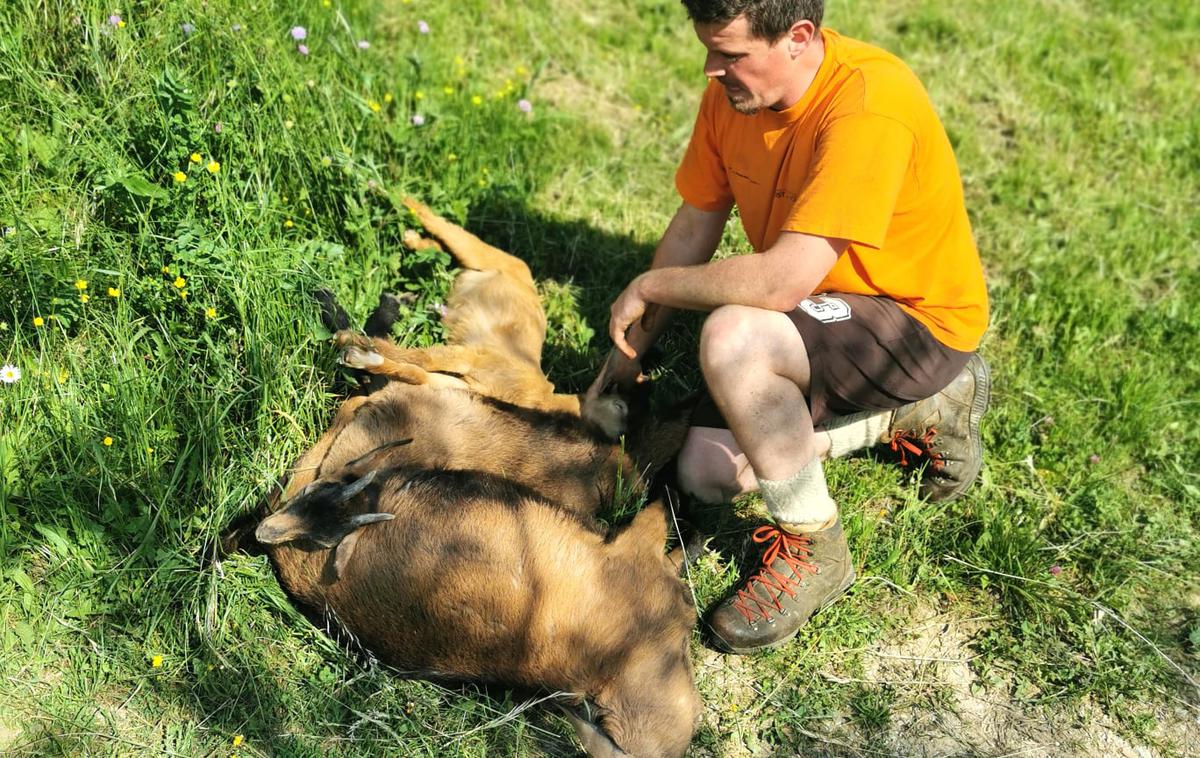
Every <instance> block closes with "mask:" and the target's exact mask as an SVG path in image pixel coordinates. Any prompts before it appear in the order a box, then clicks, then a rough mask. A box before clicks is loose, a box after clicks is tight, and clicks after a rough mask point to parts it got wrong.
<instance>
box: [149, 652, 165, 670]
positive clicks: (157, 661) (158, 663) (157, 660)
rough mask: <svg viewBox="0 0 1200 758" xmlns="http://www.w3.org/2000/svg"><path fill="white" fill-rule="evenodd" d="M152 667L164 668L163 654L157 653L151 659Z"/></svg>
mask: <svg viewBox="0 0 1200 758" xmlns="http://www.w3.org/2000/svg"><path fill="white" fill-rule="evenodd" d="M150 668H156V669H158V668H162V656H161V655H156V656H154V657H153V658H151V659H150Z"/></svg>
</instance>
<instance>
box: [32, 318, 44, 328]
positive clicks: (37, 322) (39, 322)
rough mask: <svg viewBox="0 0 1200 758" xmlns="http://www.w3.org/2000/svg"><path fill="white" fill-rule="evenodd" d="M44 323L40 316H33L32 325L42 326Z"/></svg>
mask: <svg viewBox="0 0 1200 758" xmlns="http://www.w3.org/2000/svg"><path fill="white" fill-rule="evenodd" d="M45 324H46V320H45V319H43V318H42V317H41V316H34V317H33V325H34V326H44V325H45Z"/></svg>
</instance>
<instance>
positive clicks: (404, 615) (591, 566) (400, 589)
mask: <svg viewBox="0 0 1200 758" xmlns="http://www.w3.org/2000/svg"><path fill="white" fill-rule="evenodd" d="M376 507H377V509H378V510H381V511H384V512H390V513H394V514H395V515H396V518H395V519H394V520H392V521H388V522H384V523H380V524H373V525H371V526H369V527H366V528H365V529H364V530H363V531H362V533H361V536H360V538H359V542H358V545H357V549H356V550H355V553H354V557H353V560H352V561H351V562H350V563H349V565H347V566H346V568H345V570H344V572H343V574H342V575H341V576H340V577H339V578H338V580H337V581H336V582H334V583H333V584H331V585H329V586H327V587H326V588H325V592H324V595H325V597H324V601H325V603H326V604H327V605H328V607H329V608H330V609H331V610H332V611H333V612H334V613H335V614H336V616H337V618H338V620H339V621H340V623H341V625H342V626H343V627H344V628H345V629H346V630H347V631H348V632H350V633H351V634H352V635H354V636H355V637H357V638H358V640H359V641H360V643H361V644H362V645H363V646H364V647H366V648H367V649H369V650H370V651H372V652H373V653H374V654H375V655H376V656H378V657H379V658H380V659H381V660H383V661H384V662H386V663H388V664H390V665H392V666H394V667H396V668H398V669H400V670H402V671H407V672H414V673H420V672H438V673H439V675H441V676H449V677H452V678H463V679H477V680H486V681H498V682H508V683H513V684H528V685H537V686H560V685H561V684H562V683H561V682H560V681H559V680H561V679H562V677H563V671H564V670H566V671H569V670H572V668H577V667H571V666H569V665H567V664H569V660H568V659H569V656H571V655H572V654H573V652H574V651H573V650H572V649H571V648H572V647H573V646H574V645H575V644H577V643H578V642H579V641H580V640H582V639H585V638H586V635H587V626H588V619H589V618H595V614H596V611H597V610H598V608H597V607H596V606H595V602H596V600H597V597H598V587H600V586H602V585H603V582H601V581H600V571H601V570H602V567H603V559H602V554H603V548H604V540H603V538H602V537H601V536H600V535H599V534H598V533H596V532H595V531H593V530H592V529H590V528H588V526H587V525H586V524H585V523H583V522H581V521H580V520H579V519H578V518H577V517H575V516H573V515H572V514H570V513H568V512H565V511H563V510H561V509H559V508H556V507H555V506H553V505H550V504H548V503H546V502H544V501H541V500H539V499H537V498H532V497H528V496H524V495H519V494H517V495H514V494H513V491H512V490H511V489H509V488H506V487H505V486H503V485H501V484H498V483H497V482H496V481H494V480H493V479H492V478H489V477H485V476H482V475H478V474H470V475H465V476H464V475H460V474H457V473H454V474H451V473H450V472H442V473H441V474H440V475H430V476H427V477H424V478H422V479H420V480H419V481H417V480H409V481H408V482H407V483H405V484H403V485H400V486H396V485H394V484H388V485H385V487H384V489H383V491H382V492H381V493H380V496H379V501H378V503H377V504H376Z"/></svg>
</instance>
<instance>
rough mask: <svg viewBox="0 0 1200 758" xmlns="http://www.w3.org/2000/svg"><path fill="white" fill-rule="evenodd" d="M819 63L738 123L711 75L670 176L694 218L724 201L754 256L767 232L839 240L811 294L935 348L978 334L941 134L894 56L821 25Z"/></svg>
mask: <svg viewBox="0 0 1200 758" xmlns="http://www.w3.org/2000/svg"><path fill="white" fill-rule="evenodd" d="M821 36H822V38H823V39H824V41H825V58H824V60H823V61H822V63H821V66H820V69H819V70H818V71H817V75H816V78H815V79H814V80H813V83H812V85H811V86H810V87H809V88H808V91H807V92H805V93H804V96H803V97H802V98H801V99H800V101H799V102H798V103H796V104H795V105H793V106H792V107H790V108H788V109H786V110H783V111H773V110H770V109H768V108H764V109H763V110H761V111H759V112H758V113H757V114H755V115H754V116H745V115H742V114H740V113H738V112H737V111H735V110H734V109H733V108H732V106H730V105H729V102H728V100H727V99H726V97H725V94H724V91H723V88H722V87H721V85H720V84H719V83H718V82H716V81H712V82H710V83H709V85H708V89H706V90H705V92H704V97H703V100H702V101H701V103H700V114H699V116H698V117H697V119H696V127H695V131H694V132H693V133H692V139H691V142H690V143H689V145H688V149H687V153H686V154H685V155H684V158H683V162H682V164H680V166H679V170H678V172H677V173H676V175H675V185H676V187H677V188H678V190H679V194H680V195H681V196H682V197H683V200H684V201H685V202H687V203H688V204H690V205H693V206H695V207H697V208H700V209H702V210H710V211H711V210H719V209H721V208H725V207H728V205H729V202H730V201H731V200H732V201H733V202H736V203H737V207H738V210H739V212H740V214H741V217H742V225H743V227H745V229H746V236H747V237H748V238H749V240H750V243H751V244H752V245H753V246H754V249H755V250H756V251H759V252H762V251H763V250H766V249H768V248H770V247H771V245H773V244H774V243H775V241H776V240H777V239H778V238H779V234H780V232H783V231H789V232H803V233H805V234H812V235H818V236H822V237H831V238H840V239H846V240H849V241H850V244H849V245H848V246H847V248H846V250H845V252H844V253H842V255H841V256H839V257H838V260H837V263H836V264H834V267H833V269H832V270H830V272H829V274H828V275H827V276H826V277H825V279H824V281H822V282H821V284H820V285H819V286H818V287H817V289H816V291H817V292H846V293H853V294H860V295H877V296H882V297H887V298H890V299H892V300H895V301H896V302H897V303H899V305H900V307H901V308H903V309H904V310H905V311H906V312H907V313H909V314H910V315H912V316H913V317H914V318H915V319H917V320H918V321H920V322H921V323H922V324H924V325H925V326H926V327H928V329H929V331H930V332H931V333H932V334H933V336H934V337H936V338H937V339H938V340H940V341H941V342H942V343H943V344H945V345H946V346H948V347H951V348H953V349H955V350H961V351H964V352H965V351H971V350H974V349H975V348H976V347H977V346H978V345H979V340H980V338H981V337H982V335H983V331H984V329H985V328H986V327H987V321H988V299H987V288H986V286H985V285H984V281H983V266H982V265H981V263H980V261H979V252H978V251H977V250H976V248H975V241H974V239H972V237H971V226H970V222H969V221H968V220H967V210H966V206H965V205H964V203H963V193H962V181H961V179H960V178H959V174H958V164H957V162H956V161H955V160H954V153H953V151H952V149H951V147H950V140H949V139H948V138H947V137H946V131H945V129H943V128H942V124H941V122H940V121H939V120H938V117H937V114H936V113H935V112H934V109H933V104H932V103H931V102H930V100H929V95H928V93H926V92H925V88H924V87H923V86H922V85H921V82H920V81H918V79H917V77H916V75H915V74H913V72H912V71H911V70H910V69H909V68H908V67H907V66H905V65H904V63H903V62H901V61H900V59H898V58H896V57H895V56H894V55H891V54H890V53H887V52H885V51H884V50H881V49H879V48H877V47H874V46H872V45H868V44H865V43H863V42H859V41H857V40H853V39H850V38H848V37H843V36H841V35H840V34H838V33H837V32H834V31H832V30H829V29H822V30H821Z"/></svg>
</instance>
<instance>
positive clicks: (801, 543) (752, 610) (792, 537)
mask: <svg viewBox="0 0 1200 758" xmlns="http://www.w3.org/2000/svg"><path fill="white" fill-rule="evenodd" d="M751 539H753V540H754V541H755V542H759V543H762V542H770V543H771V544H770V545H769V546H768V547H767V550H766V552H764V553H763V558H762V562H763V566H762V568H761V569H759V570H758V573H757V574H755V575H754V576H752V577H750V579H749V580H748V581H747V582H746V586H745V587H744V588H742V589H740V590H738V592H737V599H736V600H734V601H733V607H734V608H736V609H737V610H738V612H739V613H741V614H742V615H743V616H745V617H746V621H747V622H748V623H753V622H754V620H755V617H756V616H761V617H762V619H763V620H764V621H769V620H770V619H771V613H772V611H782V610H783V605H782V604H781V603H780V602H779V601H780V599H781V598H782V597H783V596H784V595H787V596H788V597H795V596H796V590H795V589H794V588H796V587H798V586H800V582H801V581H802V578H801V577H802V574H801V572H802V571H803V572H807V573H809V574H815V573H817V567H816V564H813V563H809V562H808V561H806V560H804V559H805V558H811V557H812V542H811V541H809V538H808V537H807V536H804V535H800V534H789V533H788V532H785V531H783V530H781V529H777V528H776V527H773V526H769V525H768V526H760V527H759V528H757V529H755V530H754V534H753V535H752V536H751ZM776 558H783V560H784V562H785V563H786V564H787V568H789V569H790V570H791V573H792V575H791V576H785V575H784V574H781V573H780V572H778V571H776V570H775V569H774V568H772V567H771V564H772V563H774V562H775V559H776ZM763 595H765V596H766V598H767V599H766V600H763Z"/></svg>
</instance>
